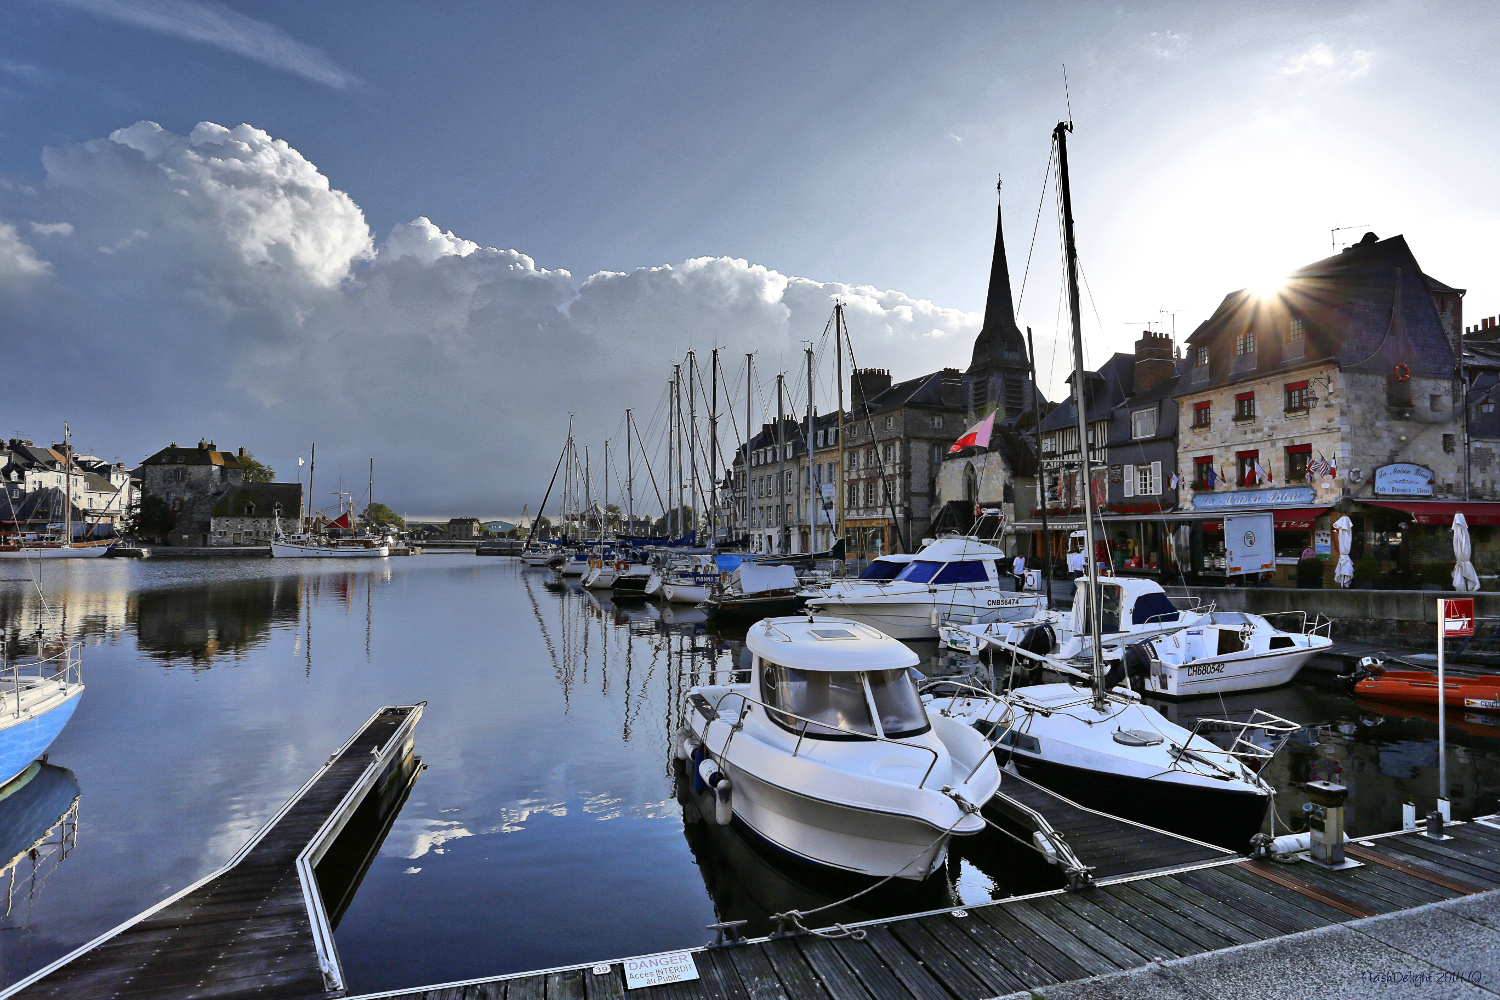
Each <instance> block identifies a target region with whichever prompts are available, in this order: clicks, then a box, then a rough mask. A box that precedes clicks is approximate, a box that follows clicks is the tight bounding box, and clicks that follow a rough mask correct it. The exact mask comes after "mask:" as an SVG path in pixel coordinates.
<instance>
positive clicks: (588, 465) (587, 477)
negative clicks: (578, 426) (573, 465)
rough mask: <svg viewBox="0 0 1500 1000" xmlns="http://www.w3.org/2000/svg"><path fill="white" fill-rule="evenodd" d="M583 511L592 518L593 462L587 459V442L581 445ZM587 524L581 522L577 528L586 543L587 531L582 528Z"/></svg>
mask: <svg viewBox="0 0 1500 1000" xmlns="http://www.w3.org/2000/svg"><path fill="white" fill-rule="evenodd" d="M583 509H584V510H585V511H587V512H588V516H590V517H592V516H593V514H594V462H593V460H592V459H591V458H589V446H588V442H584V445H583ZM587 523H588V522H587V521H585V522H583V524H580V526H579V530H580V531H581V532H582V533H583V540H584V541H588V537H589V533H588V529H587V528H586V527H584V526H583V525H584V524H587Z"/></svg>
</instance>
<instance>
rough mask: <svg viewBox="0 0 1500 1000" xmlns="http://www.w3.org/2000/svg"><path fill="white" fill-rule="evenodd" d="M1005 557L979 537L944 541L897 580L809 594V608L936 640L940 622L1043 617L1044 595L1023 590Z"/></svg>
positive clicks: (920, 556) (915, 560) (895, 633)
mask: <svg viewBox="0 0 1500 1000" xmlns="http://www.w3.org/2000/svg"><path fill="white" fill-rule="evenodd" d="M1009 562H1010V560H1009V559H1008V558H1007V557H1006V555H1005V553H1004V552H1002V551H1001V550H999V549H997V548H995V547H994V546H993V545H990V544H988V543H986V542H982V541H980V540H979V539H977V538H966V537H962V536H949V537H945V538H939V539H936V540H934V541H932V542H930V543H928V544H927V545H926V546H924V547H923V549H922V550H921V551H920V552H918V553H917V554H916V555H915V556H913V557H912V558H911V560H910V561H909V562H908V563H907V564H906V565H905V566H904V567H903V568H902V569H901V571H900V572H899V573H897V574H896V576H895V577H894V578H893V579H890V580H886V581H876V580H870V581H865V580H852V581H845V582H841V583H834V584H830V585H829V586H828V587H827V588H826V589H825V588H819V589H816V590H808V591H805V596H806V598H807V607H808V608H809V610H811V611H813V612H814V613H816V614H820V615H835V616H839V617H843V618H852V619H854V620H855V621H861V622H865V623H866V624H869V625H873V626H874V627H875V628H878V629H879V630H880V631H882V632H884V633H886V634H887V635H889V636H892V637H894V638H897V639H933V638H936V637H937V635H938V624H939V623H940V622H943V621H947V622H950V623H967V624H973V623H975V622H989V621H1016V620H1022V619H1035V618H1038V617H1040V616H1041V615H1042V614H1043V613H1044V612H1045V611H1046V598H1045V597H1044V596H1043V595H1041V594H1032V593H1016V592H1015V590H1014V589H1013V587H1012V584H1011V577H1010V574H1009V572H1008V571H1007V570H1006V568H1005V567H1006V566H1008V565H1009Z"/></svg>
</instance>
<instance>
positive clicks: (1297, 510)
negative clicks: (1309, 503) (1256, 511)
mask: <svg viewBox="0 0 1500 1000" xmlns="http://www.w3.org/2000/svg"><path fill="white" fill-rule="evenodd" d="M1327 510H1328V508H1327V507H1283V508H1281V509H1280V510H1276V511H1273V512H1272V513H1274V514H1275V515H1276V527H1278V528H1311V527H1312V526H1313V522H1314V521H1316V520H1317V519H1318V518H1319V517H1320V516H1321V515H1322V514H1324V513H1325V512H1326V511H1327Z"/></svg>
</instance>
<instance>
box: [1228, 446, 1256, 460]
mask: <svg viewBox="0 0 1500 1000" xmlns="http://www.w3.org/2000/svg"><path fill="white" fill-rule="evenodd" d="M1234 457H1235V458H1259V457H1260V449H1259V448H1257V449H1255V450H1254V451H1237V452H1235V453H1234Z"/></svg>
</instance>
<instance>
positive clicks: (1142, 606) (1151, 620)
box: [1130, 591, 1181, 625]
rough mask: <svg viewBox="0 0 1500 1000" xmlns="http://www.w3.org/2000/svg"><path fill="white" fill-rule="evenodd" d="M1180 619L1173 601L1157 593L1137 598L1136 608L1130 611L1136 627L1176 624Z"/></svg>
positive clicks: (1153, 592)
mask: <svg viewBox="0 0 1500 1000" xmlns="http://www.w3.org/2000/svg"><path fill="white" fill-rule="evenodd" d="M1180 617H1181V615H1179V614H1178V612H1177V606H1176V605H1175V604H1173V603H1172V599H1171V598H1170V597H1168V596H1167V595H1166V594H1162V593H1159V592H1157V591H1152V592H1151V593H1149V594H1142V595H1141V596H1140V597H1137V598H1136V599H1135V607H1134V608H1132V609H1131V611H1130V620H1131V622H1133V623H1134V624H1136V625H1148V624H1151V625H1154V624H1156V623H1158V622H1175V621H1176V620H1177V619H1178V618H1180Z"/></svg>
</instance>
